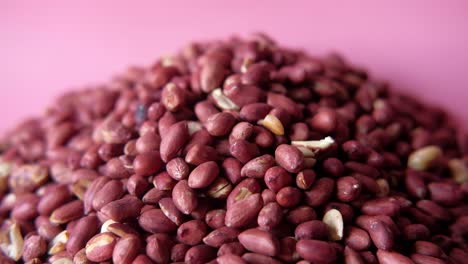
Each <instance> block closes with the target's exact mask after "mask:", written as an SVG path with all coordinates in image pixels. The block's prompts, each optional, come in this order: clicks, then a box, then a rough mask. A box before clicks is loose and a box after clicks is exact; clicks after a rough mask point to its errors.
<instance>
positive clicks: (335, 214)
mask: <svg viewBox="0 0 468 264" xmlns="http://www.w3.org/2000/svg"><path fill="white" fill-rule="evenodd" d="M322 221H323V222H324V223H325V224H327V225H328V231H329V233H328V234H329V237H330V239H331V240H333V241H339V240H341V239H342V238H343V216H342V215H341V213H340V211H338V210H336V209H331V210H329V211H327V212H326V213H325V215H324V216H323V219H322Z"/></svg>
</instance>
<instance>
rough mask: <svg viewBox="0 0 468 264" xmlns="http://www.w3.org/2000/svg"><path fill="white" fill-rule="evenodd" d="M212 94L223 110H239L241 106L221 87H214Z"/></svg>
mask: <svg viewBox="0 0 468 264" xmlns="http://www.w3.org/2000/svg"><path fill="white" fill-rule="evenodd" d="M211 96H212V97H213V99H214V100H215V102H216V105H217V106H218V107H219V108H221V109H223V110H239V109H240V107H239V106H238V105H236V104H235V103H234V102H233V101H231V99H229V97H227V96H225V95H224V94H223V91H222V90H221V88H217V89H214V90H213V92H211Z"/></svg>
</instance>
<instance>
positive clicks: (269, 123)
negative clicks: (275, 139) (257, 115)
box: [258, 115, 284, 136]
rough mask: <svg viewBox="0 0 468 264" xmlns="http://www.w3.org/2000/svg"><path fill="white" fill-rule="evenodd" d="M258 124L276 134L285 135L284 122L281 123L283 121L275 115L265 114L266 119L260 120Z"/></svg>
mask: <svg viewBox="0 0 468 264" xmlns="http://www.w3.org/2000/svg"><path fill="white" fill-rule="evenodd" d="M258 124H259V125H262V126H264V127H265V128H267V129H268V130H270V131H271V132H272V133H273V134H275V135H278V136H282V135H284V127H283V124H281V121H280V120H279V119H278V118H277V117H276V116H274V115H267V116H265V118H264V119H262V120H260V121H258Z"/></svg>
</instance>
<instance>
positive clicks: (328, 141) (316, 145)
mask: <svg viewBox="0 0 468 264" xmlns="http://www.w3.org/2000/svg"><path fill="white" fill-rule="evenodd" d="M333 143H335V140H334V139H333V138H332V137H326V138H324V139H321V140H308V141H291V144H292V145H294V146H302V147H306V148H309V149H312V150H323V149H327V148H329V147H330V146H331V145H332V144H333Z"/></svg>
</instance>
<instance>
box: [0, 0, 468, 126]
mask: <svg viewBox="0 0 468 264" xmlns="http://www.w3.org/2000/svg"><path fill="white" fill-rule="evenodd" d="M467 3H468V2H467V1H442V0H441V1H401V0H398V1H395V0H392V1H375V0H370V1H320V2H318V1H304V2H299V1H293V0H289V1H273V0H269V1H231V2H228V1H164V2H162V1H161V2H155V1H148V2H146V1H126V2H123V1H108V0H106V1H73V3H72V1H16V0H11V1H5V0H0V43H1V44H0V98H1V104H0V116H1V119H0V131H4V130H5V129H7V128H8V127H11V126H12V125H13V124H14V123H16V122H17V121H18V120H20V119H21V118H24V117H26V116H28V115H31V114H39V113H42V111H43V109H44V107H45V106H46V105H48V104H50V103H51V102H52V99H53V98H54V97H55V96H56V95H57V94H59V93H60V92H61V91H63V90H65V89H72V88H76V87H79V86H81V85H85V84H89V83H98V82H101V81H105V80H106V79H108V78H110V77H111V76H112V74H114V73H116V72H118V71H120V70H123V69H124V68H126V66H128V65H130V64H148V63H150V62H152V61H153V60H154V59H155V58H156V57H158V56H159V55H161V54H167V53H171V52H174V51H176V50H177V49H178V48H180V47H181V46H182V45H183V44H184V43H185V42H187V41H189V40H192V39H196V40H202V39H207V38H222V37H226V36H228V35H230V34H231V33H241V34H245V33H248V32H252V31H258V30H261V31H265V32H268V33H269V34H271V35H272V36H274V37H275V38H276V39H277V40H278V41H279V42H280V43H283V44H285V45H289V46H295V47H303V48H306V49H308V50H309V51H310V52H313V53H316V54H317V53H318V54H323V53H324V52H327V51H332V50H337V51H340V52H342V53H343V54H345V56H346V57H347V58H348V59H349V60H350V61H352V62H353V63H355V64H358V65H362V66H366V67H367V68H369V69H372V73H373V75H374V76H375V77H378V78H382V79H386V80H389V81H391V82H392V83H393V84H394V85H393V86H394V87H395V88H396V89H399V90H407V91H410V92H411V93H413V94H414V93H419V95H420V97H421V98H422V99H424V100H426V101H430V102H434V103H437V104H439V105H443V106H445V107H446V108H447V109H449V110H450V111H451V112H452V113H455V114H456V115H457V116H458V117H459V118H460V120H462V121H463V122H464V123H465V124H468V114H467V111H466V110H465V109H466V107H465V105H466V104H467V103H466V100H467V99H468V89H464V88H467V87H466V86H467V84H468V52H467V50H466V47H467V46H468V4H467Z"/></svg>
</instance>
